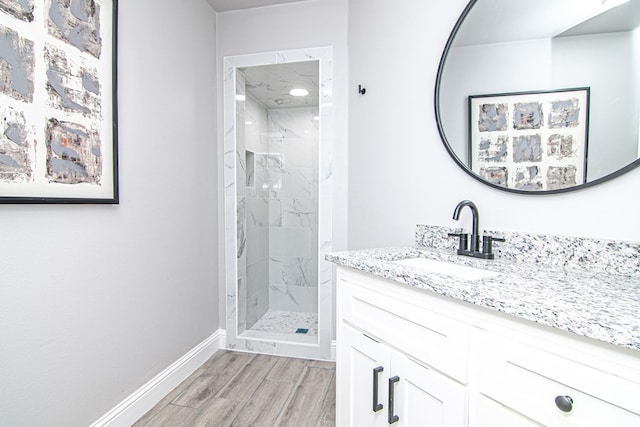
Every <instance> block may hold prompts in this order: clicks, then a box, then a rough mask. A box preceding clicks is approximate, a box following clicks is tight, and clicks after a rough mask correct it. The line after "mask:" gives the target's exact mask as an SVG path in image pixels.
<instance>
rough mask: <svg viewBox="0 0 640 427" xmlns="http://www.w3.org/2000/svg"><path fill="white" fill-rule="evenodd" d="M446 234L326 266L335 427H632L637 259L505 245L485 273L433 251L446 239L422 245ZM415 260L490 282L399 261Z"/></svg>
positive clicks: (639, 348)
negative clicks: (332, 325)
mask: <svg viewBox="0 0 640 427" xmlns="http://www.w3.org/2000/svg"><path fill="white" fill-rule="evenodd" d="M448 231H450V230H446V229H444V228H440V227H423V228H422V229H419V231H418V233H417V234H418V243H419V245H418V246H416V247H412V248H387V249H378V250H365V251H351V252H344V253H336V254H330V255H329V256H328V257H327V259H328V260H330V261H332V262H335V263H336V264H338V284H337V291H338V308H337V311H338V312H337V315H338V320H337V338H338V348H337V370H338V373H337V378H338V384H337V420H338V421H337V423H338V425H340V426H364V425H366V426H377V425H380V426H383V425H389V424H391V425H394V426H414V425H425V424H426V425H436V426H487V427H489V426H491V427H495V426H505V427H506V426H509V427H514V426H536V425H545V426H605V425H615V426H640V399H638V396H640V319H638V316H637V309H638V307H640V295H639V294H640V292H638V290H640V275H638V274H637V270H638V269H637V264H638V260H637V255H638V253H639V252H638V247H636V246H635V245H634V244H628V245H626V244H622V243H620V242H603V241H589V240H586V239H572V240H571V239H570V240H571V241H572V243H571V245H570V246H569V247H567V246H566V245H567V243H566V242H564V241H563V240H562V238H559V240H557V239H554V238H551V237H549V236H534V237H532V236H530V235H521V236H516V235H513V234H511V235H508V236H505V237H506V240H507V243H506V244H504V245H502V246H503V247H504V248H505V249H503V250H502V251H501V252H499V253H498V254H497V256H496V258H497V260H495V261H486V260H477V259H468V258H464V257H459V256H457V255H455V254H454V252H453V251H452V250H451V248H449V249H448V251H447V250H444V249H442V247H444V245H446V244H447V239H446V238H445V239H442V240H443V241H444V243H437V244H433V245H429V243H430V242H431V243H433V242H440V241H441V240H440V239H439V236H442V235H446V233H447V232H448ZM510 240H511V241H512V246H511V247H510V246H509V243H508V242H509V241H510ZM523 241H526V242H529V245H530V247H529V248H528V250H530V251H535V253H536V255H535V256H534V255H533V254H532V253H527V248H523V247H522V245H520V243H522V242H523ZM425 243H427V244H426V245H425ZM559 243H560V244H559ZM448 244H449V245H450V246H451V241H449V242H448ZM438 245H441V246H442V247H437V246H438ZM514 246H520V247H519V249H518V248H515V247H514ZM508 248H510V249H508ZM554 251H555V252H558V251H559V252H563V253H564V254H565V255H564V256H561V255H559V254H558V253H554ZM518 252H519V253H518ZM585 254H590V256H591V258H593V262H591V263H589V264H590V265H589V266H586V265H582V266H581V265H580V263H584V262H585V260H587V261H588V260H589V255H585ZM545 256H547V257H548V262H545V261H544V260H543V259H542V258H540V257H545ZM527 257H528V258H530V261H529V262H526V261H525V258H527ZM535 257H538V258H535ZM594 257H597V259H598V260H601V261H600V262H598V261H597V260H596V258H594ZM415 258H426V259H431V260H437V261H439V262H443V263H447V264H455V265H458V266H463V267H466V268H470V269H477V270H478V271H490V272H492V273H497V274H493V276H482V277H485V278H478V279H475V278H473V277H471V278H461V277H462V276H460V275H457V276H456V274H457V272H456V271H455V270H451V271H452V272H453V273H450V272H447V274H442V273H440V272H438V267H434V270H424V269H422V268H419V267H415V266H410V265H405V264H402V263H398V262H396V261H397V260H402V259H415ZM532 259H535V261H533V262H531V260H532ZM536 261H537V262H536ZM557 264H562V265H557ZM440 271H444V270H440ZM622 273H624V274H622ZM452 274H453V275H452ZM429 423H431V424H429Z"/></svg>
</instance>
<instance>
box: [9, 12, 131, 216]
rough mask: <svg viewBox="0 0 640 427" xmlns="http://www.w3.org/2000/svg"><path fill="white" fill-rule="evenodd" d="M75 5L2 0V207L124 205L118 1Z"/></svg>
mask: <svg viewBox="0 0 640 427" xmlns="http://www.w3.org/2000/svg"><path fill="white" fill-rule="evenodd" d="M70 8H71V5H70V4H69V2H65V1H63V0H51V1H50V2H39V1H35V0H31V1H27V2H26V4H25V2H18V1H17V0H0V36H2V37H4V38H5V40H11V42H12V43H11V46H12V48H10V49H9V48H7V49H5V51H0V70H1V72H2V73H3V75H2V76H1V77H2V79H3V81H4V82H9V84H4V85H2V86H0V117H1V119H2V121H1V123H0V126H2V127H1V129H2V131H1V132H0V203H2V204H8V203H14V204H48V203H55V204H118V203H119V180H118V110H117V105H118V103H117V34H118V25H117V24H118V1H117V0H82V1H81V2H79V3H78V2H76V3H75V6H74V10H73V11H71V10H70ZM3 62H4V63H5V64H8V65H14V64H11V63H12V62H14V63H16V64H17V67H11V66H7V67H1V65H2V63H3ZM14 70H17V71H14Z"/></svg>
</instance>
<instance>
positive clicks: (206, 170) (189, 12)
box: [0, 0, 219, 427]
mask: <svg viewBox="0 0 640 427" xmlns="http://www.w3.org/2000/svg"><path fill="white" fill-rule="evenodd" d="M119 15H120V31H119V36H120V42H119V48H120V55H119V60H120V64H119V73H118V76H119V97H120V99H119V107H120V129H119V136H120V165H121V168H120V185H121V204H120V205H119V206H96V205H93V206H91V205H89V206H28V205H22V206H20V205H2V206H1V207H0V224H1V226H2V235H1V237H0V278H1V279H0V343H1V344H0V347H1V350H0V425H2V426H12V427H21V426H25V427H26V426H70V427H71V426H86V425H89V424H91V423H92V422H94V421H95V420H97V419H98V418H99V417H101V416H102V415H103V414H105V413H106V412H107V411H109V410H110V409H111V408H112V407H113V406H115V405H116V404H118V403H119V402H120V401H122V400H123V399H124V398H126V397H127V396H129V395H130V394H131V393H132V392H134V391H135V390H137V389H138V388H139V387H140V386H142V385H143V384H145V383H146V382H147V381H148V380H150V379H151V378H153V377H154V376H155V375H156V374H158V373H159V372H161V371H162V370H163V369H165V368H166V367H167V366H169V365H170V364H171V363H173V362H175V361H176V360H177V359H178V358H180V357H181V356H183V355H184V354H185V353H186V352H187V351H189V350H190V349H191V348H193V347H194V346H196V345H197V344H199V343H200V342H201V341H202V340H204V339H205V338H207V337H208V336H210V335H211V334H212V333H213V332H214V331H215V330H217V328H218V325H219V323H218V301H217V298H218V295H217V289H218V288H217V265H216V260H217V257H218V254H217V244H216V241H217V238H218V235H217V234H218V232H217V228H216V227H217V215H218V212H217V206H216V193H217V186H218V181H217V176H216V174H215V173H214V172H212V171H214V170H215V168H216V167H215V165H217V164H218V162H217V155H218V153H217V151H216V149H215V117H216V114H215V113H216V111H215V102H214V100H215V96H216V87H215V50H214V46H215V14H214V12H213V10H211V8H210V7H209V6H208V5H207V4H206V3H205V2H204V0H185V1H182V2H180V5H179V7H176V2H175V1H172V0H136V1H121V2H120V13H119Z"/></svg>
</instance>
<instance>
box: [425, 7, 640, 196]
mask: <svg viewBox="0 0 640 427" xmlns="http://www.w3.org/2000/svg"><path fill="white" fill-rule="evenodd" d="M477 2H478V0H470V1H469V3H468V4H467V6H466V7H465V8H464V10H463V11H462V14H461V15H460V17H459V18H458V20H457V21H456V24H455V25H454V27H453V30H451V34H450V35H449V38H448V39H447V43H446V44H445V46H444V51H443V52H442V57H441V58H440V64H439V65H438V73H437V75H436V85H435V91H434V107H435V108H434V111H435V116H436V117H435V118H436V124H437V126H438V133H439V134H440V139H442V143H443V144H444V146H445V148H446V149H447V151H448V152H449V155H450V156H451V158H452V159H453V160H454V161H455V162H456V163H457V164H458V166H460V168H462V170H464V171H465V172H466V173H467V174H468V175H470V176H471V177H473V178H474V179H476V180H477V181H480V182H481V183H483V184H485V185H488V186H489V187H493V188H495V189H497V190H501V191H506V192H509V193H516V194H526V195H534V196H537V195H540V196H544V195H548V194H557V193H568V192H570V191H577V190H582V189H584V188H588V187H593V186H594V185H598V184H602V183H603V182H607V181H609V180H612V179H614V178H616V177H618V176H620V175H623V174H625V173H627V172H629V171H630V170H632V169H635V168H636V167H638V166H640V158H638V159H636V160H634V161H633V162H631V163H629V164H628V165H627V166H625V167H623V168H621V169H618V170H617V171H615V172H613V173H610V174H609V175H606V176H603V177H601V178H598V179H595V180H593V181H589V182H587V183H584V184H579V185H575V186H573V187H569V188H562V189H558V190H541V191H526V190H518V189H515V188H507V187H503V186H501V185H497V184H493V183H491V182H489V181H487V180H485V179H482V178H481V177H480V176H479V175H477V174H475V173H473V172H472V171H471V170H470V169H469V168H468V167H467V166H466V165H465V163H464V162H463V161H462V160H460V158H459V157H458V155H457V154H456V153H455V152H454V151H453V149H452V148H451V145H449V141H448V140H447V136H446V135H445V132H444V128H443V127H442V120H441V118H440V102H439V100H440V82H441V80H442V73H443V71H444V65H445V62H446V60H447V55H448V54H449V50H450V49H451V45H452V44H453V40H454V39H455V37H456V35H457V34H458V31H459V30H460V27H461V26H462V23H463V22H464V20H465V19H466V17H467V15H468V14H469V11H471V9H472V8H473V6H474V5H475V4H476V3H477Z"/></svg>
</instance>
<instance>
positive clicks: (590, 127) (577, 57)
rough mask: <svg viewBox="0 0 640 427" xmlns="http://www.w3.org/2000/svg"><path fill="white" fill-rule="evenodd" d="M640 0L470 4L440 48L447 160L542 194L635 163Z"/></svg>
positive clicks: (438, 99)
mask: <svg viewBox="0 0 640 427" xmlns="http://www.w3.org/2000/svg"><path fill="white" fill-rule="evenodd" d="M639 55H640V0H538V1H536V2H534V3H531V2H524V1H521V0H517V1H514V0H472V1H471V2H470V3H469V4H468V5H467V7H466V8H465V10H464V12H463V13H462V16H461V17H460V18H459V20H458V22H457V23H456V26H455V27H454V29H453V31H452V33H451V36H450V37H449V40H448V42H447V45H446V46H445V50H444V53H443V55H442V59H441V61H440V67H439V69H438V76H437V80H436V91H435V110H436V121H437V123H438V129H439V131H440V136H441V137H442V140H443V142H444V144H445V146H446V147H447V150H448V151H449V153H450V154H451V156H452V157H453V159H454V160H455V161H456V162H457V163H458V164H459V165H460V166H461V167H462V168H464V170H465V171H467V172H468V173H469V174H470V175H472V176H473V177H474V178H476V179H478V180H480V181H482V182H484V183H486V184H488V185H490V186H492V187H494V188H498V189H501V190H506V191H511V192H517V193H526V194H548V193H557V192H563V191H571V190H575V189H579V188H584V187H587V186H590V185H594V184H597V183H600V182H604V181H606V180H608V179H611V178H613V177H615V176H618V175H620V174H622V173H624V172H626V171H628V170H630V169H632V168H634V167H636V166H637V165H638V164H640V160H639V157H640V144H639V134H640V78H639V76H640V57H639Z"/></svg>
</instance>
